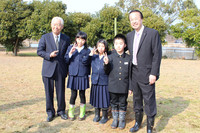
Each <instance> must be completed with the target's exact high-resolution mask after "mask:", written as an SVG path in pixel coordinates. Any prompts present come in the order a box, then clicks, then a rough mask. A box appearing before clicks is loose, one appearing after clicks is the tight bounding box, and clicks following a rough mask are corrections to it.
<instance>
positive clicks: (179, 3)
mask: <svg viewBox="0 0 200 133" xmlns="http://www.w3.org/2000/svg"><path fill="white" fill-rule="evenodd" d="M116 5H117V6H118V7H120V9H121V10H122V11H123V12H128V11H130V10H133V9H140V8H141V7H145V8H148V9H150V10H151V11H152V12H153V13H154V14H157V15H158V16H162V17H163V18H164V21H165V23H166V24H167V25H172V23H173V22H174V21H176V20H177V18H178V15H179V12H180V11H183V10H185V9H187V8H193V7H195V6H196V5H195V4H194V1H193V0H119V2H117V3H116Z"/></svg>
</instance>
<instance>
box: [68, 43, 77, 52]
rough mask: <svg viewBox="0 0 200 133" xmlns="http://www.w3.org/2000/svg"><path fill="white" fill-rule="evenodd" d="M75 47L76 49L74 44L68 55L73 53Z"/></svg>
mask: <svg viewBox="0 0 200 133" xmlns="http://www.w3.org/2000/svg"><path fill="white" fill-rule="evenodd" d="M76 47H77V44H74V45H73V47H72V48H71V50H70V52H69V54H70V55H72V54H73V53H74V51H75V50H76Z"/></svg>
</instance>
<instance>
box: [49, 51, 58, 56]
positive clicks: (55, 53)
mask: <svg viewBox="0 0 200 133" xmlns="http://www.w3.org/2000/svg"><path fill="white" fill-rule="evenodd" d="M57 54H58V50H56V51H53V52H51V54H50V57H51V58H53V57H56V56H57Z"/></svg>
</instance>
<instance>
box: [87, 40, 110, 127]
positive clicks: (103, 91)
mask: <svg viewBox="0 0 200 133" xmlns="http://www.w3.org/2000/svg"><path fill="white" fill-rule="evenodd" d="M96 48H97V49H95V48H94V49H93V50H92V51H91V53H90V56H92V62H91V66H92V77H91V81H92V87H91V91H90V104H91V105H92V106H93V107H95V117H94V119H93V121H94V122H98V121H99V123H100V124H104V123H106V122H107V121H108V108H109V104H110V96H109V92H108V75H107V74H106V73H105V72H104V61H103V58H104V54H105V53H107V51H108V45H107V42H106V40H104V39H100V40H99V41H98V42H97V44H96ZM95 52H97V54H94V53H95ZM101 109H102V114H103V116H102V118H101V120H100V110H101Z"/></svg>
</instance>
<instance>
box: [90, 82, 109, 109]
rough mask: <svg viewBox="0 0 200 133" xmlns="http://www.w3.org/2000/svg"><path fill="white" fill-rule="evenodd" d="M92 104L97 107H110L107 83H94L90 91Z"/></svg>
mask: <svg viewBox="0 0 200 133" xmlns="http://www.w3.org/2000/svg"><path fill="white" fill-rule="evenodd" d="M90 104H91V105H92V106H93V107H95V108H108V107H109V104H110V96H109V92H108V86H107V85H92V87H91V91H90Z"/></svg>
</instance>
